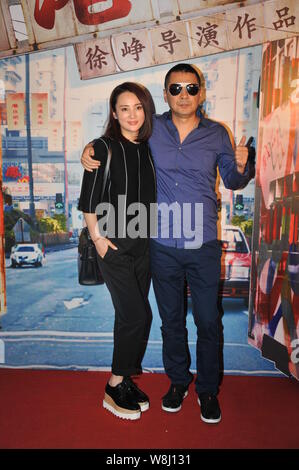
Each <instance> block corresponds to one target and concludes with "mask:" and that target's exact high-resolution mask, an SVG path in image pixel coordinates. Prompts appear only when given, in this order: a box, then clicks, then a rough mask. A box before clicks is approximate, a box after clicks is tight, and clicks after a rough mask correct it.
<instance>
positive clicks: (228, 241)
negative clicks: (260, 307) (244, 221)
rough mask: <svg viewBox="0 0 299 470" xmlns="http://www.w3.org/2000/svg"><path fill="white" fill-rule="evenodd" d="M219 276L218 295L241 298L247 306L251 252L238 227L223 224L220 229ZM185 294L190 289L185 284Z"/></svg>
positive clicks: (188, 292)
mask: <svg viewBox="0 0 299 470" xmlns="http://www.w3.org/2000/svg"><path fill="white" fill-rule="evenodd" d="M221 232H222V234H221V248H222V256H221V276H220V283H219V297H230V298H237V299H243V300H244V303H245V306H246V307H248V299H249V284H250V267H251V253H250V248H249V245H248V242H247V240H246V237H245V235H244V233H243V231H242V230H241V229H240V227H237V226H235V225H225V226H223V227H222V230H221ZM187 294H188V296H190V289H189V286H187Z"/></svg>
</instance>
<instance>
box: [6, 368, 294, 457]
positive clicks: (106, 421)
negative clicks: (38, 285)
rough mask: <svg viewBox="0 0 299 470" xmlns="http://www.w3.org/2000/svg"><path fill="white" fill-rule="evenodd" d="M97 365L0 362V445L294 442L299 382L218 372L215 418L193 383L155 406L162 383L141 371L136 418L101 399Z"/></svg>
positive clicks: (285, 445) (271, 445)
mask: <svg viewBox="0 0 299 470" xmlns="http://www.w3.org/2000/svg"><path fill="white" fill-rule="evenodd" d="M108 377H109V374H108V373H104V372H74V371H71V372H70V371H48V370H47V371H35V370H12V369H1V370H0V407H1V408H0V448H1V449H217V448H218V449H252V448H256V449H277V448H280V449H298V448H299V400H298V399H299V383H298V382H296V381H295V380H290V379H287V378H281V377H280V378H276V377H242V376H224V380H223V383H222V387H221V393H220V395H219V400H220V404H221V408H222V418H223V419H222V421H221V423H220V424H218V425H208V424H205V423H203V422H202V421H201V419H200V408H199V406H198V405H197V402H196V395H195V391H194V385H191V387H190V393H189V395H188V397H187V398H186V399H185V400H184V404H183V408H182V410H181V411H180V412H179V413H173V414H171V413H166V412H164V411H162V410H161V396H162V395H163V394H164V393H165V392H166V391H167V389H168V386H169V383H168V379H167V377H166V376H165V375H163V374H143V376H141V377H140V378H138V379H137V383H138V385H139V386H140V387H141V388H143V389H144V391H145V392H147V393H148V394H149V396H150V398H151V407H150V410H149V411H146V412H145V413H143V414H142V417H141V419H140V420H139V421H135V422H130V421H124V420H121V419H119V418H116V417H114V416H113V415H112V414H110V413H109V412H107V411H106V410H104V409H103V408H102V406H101V403H102V398H103V390H104V386H105V383H106V381H107V379H108Z"/></svg>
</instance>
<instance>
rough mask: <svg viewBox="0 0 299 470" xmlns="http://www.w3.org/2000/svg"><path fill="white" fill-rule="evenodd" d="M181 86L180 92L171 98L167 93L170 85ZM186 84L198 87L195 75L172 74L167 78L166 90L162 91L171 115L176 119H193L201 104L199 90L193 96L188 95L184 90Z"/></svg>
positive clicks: (186, 73) (187, 73)
mask: <svg viewBox="0 0 299 470" xmlns="http://www.w3.org/2000/svg"><path fill="white" fill-rule="evenodd" d="M175 83H177V84H182V90H181V92H180V93H179V94H178V95H176V96H173V95H171V93H170V91H169V87H170V85H173V84H175ZM187 84H195V85H198V81H197V78H196V75H194V74H193V73H190V72H172V73H171V74H170V76H169V80H168V84H167V89H166V90H164V99H165V102H166V103H168V105H169V107H170V109H171V111H172V114H173V115H174V116H177V117H182V118H188V117H193V116H194V115H195V113H196V111H197V108H198V106H199V104H200V102H201V89H199V91H198V93H197V94H196V95H194V96H192V95H190V94H189V93H188V91H187V89H186V85H187Z"/></svg>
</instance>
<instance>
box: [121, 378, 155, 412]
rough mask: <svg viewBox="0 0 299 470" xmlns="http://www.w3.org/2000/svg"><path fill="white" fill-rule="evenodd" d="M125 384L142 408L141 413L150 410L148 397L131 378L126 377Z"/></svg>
mask: <svg viewBox="0 0 299 470" xmlns="http://www.w3.org/2000/svg"><path fill="white" fill-rule="evenodd" d="M124 382H125V383H126V385H127V387H128V392H129V393H130V394H131V396H132V398H133V400H135V401H136V402H137V403H138V405H139V406H140V409H141V411H146V410H148V409H149V398H148V396H147V395H146V394H145V393H144V392H143V391H142V390H140V388H139V387H137V385H136V384H135V383H134V382H133V380H132V379H131V377H125V378H124Z"/></svg>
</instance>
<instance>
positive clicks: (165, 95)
mask: <svg viewBox="0 0 299 470" xmlns="http://www.w3.org/2000/svg"><path fill="white" fill-rule="evenodd" d="M163 95H164V101H165V103H167V92H166V90H163Z"/></svg>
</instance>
